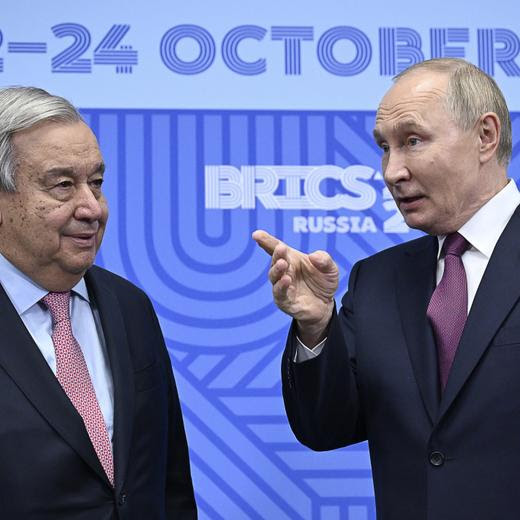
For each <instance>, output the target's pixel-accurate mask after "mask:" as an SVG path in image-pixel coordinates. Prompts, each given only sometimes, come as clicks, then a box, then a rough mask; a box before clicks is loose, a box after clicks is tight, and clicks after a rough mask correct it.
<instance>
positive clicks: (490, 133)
mask: <svg viewBox="0 0 520 520" xmlns="http://www.w3.org/2000/svg"><path fill="white" fill-rule="evenodd" d="M478 132H479V152H480V163H481V164H485V163H487V162H488V161H489V160H490V159H492V158H493V156H496V152H497V148H498V143H499V141H500V132H501V127H500V120H499V119H498V116H497V115H496V114H495V113H494V112H487V113H486V114H484V115H482V116H481V117H480V119H479V122H478Z"/></svg>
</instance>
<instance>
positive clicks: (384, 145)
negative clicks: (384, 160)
mask: <svg viewBox="0 0 520 520" xmlns="http://www.w3.org/2000/svg"><path fill="white" fill-rule="evenodd" d="M379 146H380V147H381V150H383V153H388V151H389V150H390V147H389V146H388V145H387V144H386V143H382V144H380V145H379Z"/></svg>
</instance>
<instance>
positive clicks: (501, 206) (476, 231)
mask: <svg viewBox="0 0 520 520" xmlns="http://www.w3.org/2000/svg"><path fill="white" fill-rule="evenodd" d="M519 204H520V192H519V191H518V188H517V186H516V183H515V181H513V180H511V179H510V180H509V182H508V183H507V184H506V185H505V186H504V188H502V189H501V190H500V191H499V192H498V193H497V194H496V195H495V196H494V197H492V198H491V199H489V200H488V201H487V202H486V203H485V204H484V205H483V206H482V207H481V208H480V209H479V210H478V211H477V212H476V213H475V214H474V215H473V216H472V217H471V218H470V219H469V220H468V221H467V222H466V223H465V224H464V225H463V226H462V227H461V228H460V229H459V233H460V234H461V235H462V236H463V237H464V238H465V239H466V240H467V241H468V242H469V243H470V244H471V246H472V248H474V249H476V250H477V251H479V252H480V253H482V254H483V255H484V256H485V257H486V258H488V259H489V258H490V257H491V254H492V253H493V249H495V245H496V243H497V242H498V239H499V238H500V235H501V234H502V232H503V231H504V229H505V227H506V225H507V223H508V222H509V220H510V219H511V216H512V215H513V213H514V212H515V210H516V208H517V206H518V205H519ZM445 238H446V236H445V235H443V236H439V237H438V239H439V252H438V255H440V252H441V249H442V244H443V242H444V239H445Z"/></svg>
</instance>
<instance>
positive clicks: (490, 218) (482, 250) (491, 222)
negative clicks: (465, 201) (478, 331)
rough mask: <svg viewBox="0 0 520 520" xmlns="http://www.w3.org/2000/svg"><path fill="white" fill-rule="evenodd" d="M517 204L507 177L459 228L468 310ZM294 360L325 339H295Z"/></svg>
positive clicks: (308, 355) (440, 263)
mask: <svg viewBox="0 0 520 520" xmlns="http://www.w3.org/2000/svg"><path fill="white" fill-rule="evenodd" d="M519 204H520V192H519V191H518V188H517V186H516V183H515V181H513V180H509V182H508V183H507V184H506V186H505V187H504V188H503V189H502V190H501V191H499V192H498V193H497V194H496V195H495V196H494V197H492V198H491V199H490V200H488V201H487V202H486V204H484V205H483V206H482V207H481V208H480V209H479V210H478V211H477V212H476V213H475V214H474V215H473V216H472V217H471V218H470V219H469V220H468V221H467V222H466V223H465V224H464V225H463V226H462V227H461V228H460V229H459V233H460V234H461V235H462V236H463V237H464V238H465V239H466V240H467V241H468V242H469V243H470V244H471V247H470V248H469V249H468V250H467V251H466V252H465V253H464V254H463V255H462V263H463V264H464V270H465V271H466V279H467V285H468V312H469V310H470V309H471V306H472V304H473V300H474V299H475V295H476V293H477V289H478V286H479V285H480V281H481V280H482V277H483V276H484V271H485V270H486V267H487V265H488V262H489V259H490V258H491V254H492V253H493V250H494V249H495V245H496V243H497V242H498V239H499V238H500V235H501V234H502V232H503V231H504V229H505V227H506V225H507V223H508V222H509V220H510V218H511V217H512V216H513V213H514V212H515V210H516V208H517V206H518V205H519ZM437 238H438V241H439V250H438V253H437V284H438V283H439V282H440V281H441V278H442V275H443V273H444V257H443V256H442V257H441V250H442V244H443V243H444V240H445V239H446V236H439V237H437ZM297 340H298V343H297V346H296V354H295V357H294V361H295V362H296V363H300V362H302V361H307V360H308V359H312V358H314V357H316V356H318V355H319V354H320V353H321V351H322V350H323V346H324V345H325V339H324V340H323V341H322V342H320V343H319V344H318V345H316V346H315V347H314V348H313V349H310V348H308V347H306V346H305V345H304V344H303V343H302V342H301V341H300V338H297Z"/></svg>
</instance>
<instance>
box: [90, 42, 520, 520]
mask: <svg viewBox="0 0 520 520" xmlns="http://www.w3.org/2000/svg"><path fill="white" fill-rule="evenodd" d="M448 36H449V35H448ZM448 40H449V41H454V40H453V39H452V38H451V37H449V38H448ZM82 113H83V114H84V116H85V119H86V121H87V122H88V123H89V124H90V125H91V126H92V128H93V130H94V131H95V133H96V135H98V136H99V139H100V144H101V147H102V149H103V153H104V156H105V160H106V161H107V175H106V178H107V182H106V184H107V192H106V193H107V197H108V198H109V203H110V206H111V221H110V222H109V228H108V230H107V235H106V239H105V242H104V244H103V249H102V256H101V257H99V259H98V260H99V262H100V263H102V264H104V265H105V266H106V267H107V268H109V269H115V270H117V272H119V273H120V274H122V275H123V276H125V277H127V278H129V279H130V280H132V281H134V282H135V283H137V284H138V285H140V286H142V287H143V288H145V289H146V291H147V292H148V294H149V295H150V297H151V299H152V302H153V304H154V306H155V308H156V310H157V312H158V315H159V319H160V321H161V326H162V327H163V331H164V333H165V337H166V339H167V344H168V349H169V351H170V353H171V354H172V356H173V358H174V369H175V372H176V379H177V383H178V388H179V393H180V396H181V399H182V402H183V409H184V412H185V418H186V430H187V435H188V440H189V442H190V447H191V452H192V461H193V468H194V470H193V476H194V479H195V487H196V489H197V493H198V500H199V504H200V505H201V517H202V518H211V519H214V518H217V519H218V518H226V519H227V518H277V519H278V518H289V519H304V520H318V519H320V520H321V519H322V518H323V519H327V518H355V519H361V518H362V519H363V520H374V519H375V509H374V500H373V496H372V495H371V490H370V489H369V488H370V486H368V485H367V484H368V478H369V476H370V471H369V468H368V465H367V463H366V462H365V463H364V465H360V464H355V463H351V462H352V460H354V459H353V456H354V452H355V453H356V454H357V455H359V453H360V452H361V453H363V454H364V457H365V461H367V460H368V455H367V454H366V451H364V450H366V447H364V446H356V447H355V449H354V451H353V452H352V456H350V457H348V456H345V454H347V455H348V454H350V451H349V450H347V451H346V452H335V453H334V454H331V455H332V456H331V458H327V456H325V457H323V456H322V455H324V454H314V453H311V452H310V451H309V450H307V448H305V447H303V446H301V445H300V444H298V443H297V441H296V440H295V439H294V436H293V435H292V433H291V432H290V430H289V427H288V425H287V422H286V419H285V415H284V412H283V403H282V398H281V389H280V380H279V377H280V375H279V362H278V359H279V356H280V355H281V350H282V348H283V344H284V340H285V335H286V332H287V328H288V326H289V324H290V320H289V319H288V318H287V317H286V316H285V315H283V314H282V313H280V312H278V311H277V310H276V309H275V307H274V305H273V304H272V297H271V288H270V284H269V282H268V280H267V276H266V273H267V270H268V268H269V258H268V257H267V256H266V255H265V254H264V253H263V252H262V251H260V250H259V249H258V248H256V247H253V248H251V246H250V245H249V244H252V242H251V239H250V235H249V234H250V232H251V231H252V229H253V227H257V226H259V227H265V228H266V229H267V230H268V231H271V232H273V233H274V234H275V235H277V236H280V237H281V238H283V239H284V240H286V241H288V242H289V243H290V245H292V246H294V247H296V248H301V249H304V250H307V251H309V250H313V249H318V248H320V249H326V250H328V251H329V252H330V253H331V254H332V255H333V257H334V258H335V260H336V261H337V262H338V264H339V266H340V273H341V279H340V289H339V293H341V292H342V291H343V290H344V289H345V287H346V283H347V279H348V274H349V271H350V268H351V266H352V264H353V263H354V262H355V261H357V260H358V259H360V258H362V257H364V256H366V255H368V254H371V253H372V252H374V251H377V250H380V249H382V248H384V247H389V246H391V245H393V244H395V243H399V242H401V241H402V240H406V239H408V238H412V237H413V236H414V235H413V233H408V234H403V235H401V234H394V235H390V234H388V235H385V234H384V233H383V232H382V231H381V223H382V222H383V220H384V219H385V218H386V216H387V212H386V210H385V209H384V208H383V207H382V204H381V201H382V198H381V190H382V188H383V183H382V181H380V180H379V181H378V180H373V179H372V180H370V181H367V182H369V183H370V184H371V185H372V186H374V187H375V188H377V190H378V199H377V202H376V204H375V205H374V206H373V207H372V208H370V209H369V210H367V211H365V212H363V215H365V216H370V217H372V218H373V219H374V221H375V222H377V226H378V229H377V232H376V233H371V234H368V233H367V234H355V233H346V234H339V233H336V234H335V233H330V234H326V233H307V234H306V233H299V232H295V231H294V230H293V228H292V217H293V216H304V217H307V216H313V215H316V214H317V213H319V214H320V215H328V216H332V217H338V216H341V215H345V214H348V213H349V212H347V211H343V210H337V211H330V212H321V213H320V212H317V211H309V210H302V211H294V210H291V211H285V210H268V209H265V208H264V207H263V206H262V205H261V204H259V205H257V207H255V208H254V209H244V210H242V209H236V210H221V209H215V210H213V209H212V210H211V211H210V210H207V211H206V209H205V208H204V200H205V199H204V193H203V191H204V183H203V170H204V166H205V165H206V164H208V163H209V162H211V163H213V164H217V165H218V164H224V165H230V166H233V167H235V168H238V169H240V167H241V166H244V165H262V164H263V165H298V164H300V165H324V164H330V165H336V166H340V167H342V168H345V167H347V166H351V165H353V164H363V165H367V166H369V167H370V168H373V169H377V168H379V154H378V151H377V148H376V146H375V145H374V144H373V142H372V138H371V135H370V130H371V127H372V125H373V120H374V113H373V112H320V111H315V112H288V111H258V112H257V111H233V112H231V111H193V110H192V111H178V110H177V111H176V110H164V111H160V110H154V111H153V110H84V111H82ZM512 122H513V126H514V128H515V129H517V127H519V125H520V116H519V114H512ZM515 135H517V133H515ZM519 161H520V145H519V144H518V139H516V138H515V142H514V147H513V158H512V164H511V172H512V173H513V174H514V173H515V172H517V171H519V169H520V163H519ZM281 189H283V187H282V188H281ZM320 189H321V190H322V192H323V194H325V195H328V196H332V195H334V194H335V193H338V190H339V189H340V188H339V187H338V185H337V183H336V184H335V183H333V182H328V180H326V181H324V182H323V183H322V185H321V186H320ZM226 213H227V216H225V215H226ZM237 259H240V261H237ZM221 265H224V266H225V269H222V268H221V267H219V266H221ZM215 266H216V267H215ZM343 456H345V459H342V457H343ZM223 467H225V468H226V469H228V468H229V471H226V474H225V475H223V473H222V468H223ZM331 477H333V478H335V479H336V480H335V482H336V483H337V484H338V485H337V486H335V487H334V490H333V491H331V490H330V489H331V488H327V489H326V488H325V486H326V484H327V482H328V481H327V479H330V478H331ZM325 489H326V492H324V490H325ZM237 490H240V492H238V491H237ZM356 494H357V496H354V495H356ZM325 495H327V496H325ZM216 501H217V502H218V501H220V502H219V507H217V506H216V505H215V504H216Z"/></svg>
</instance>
